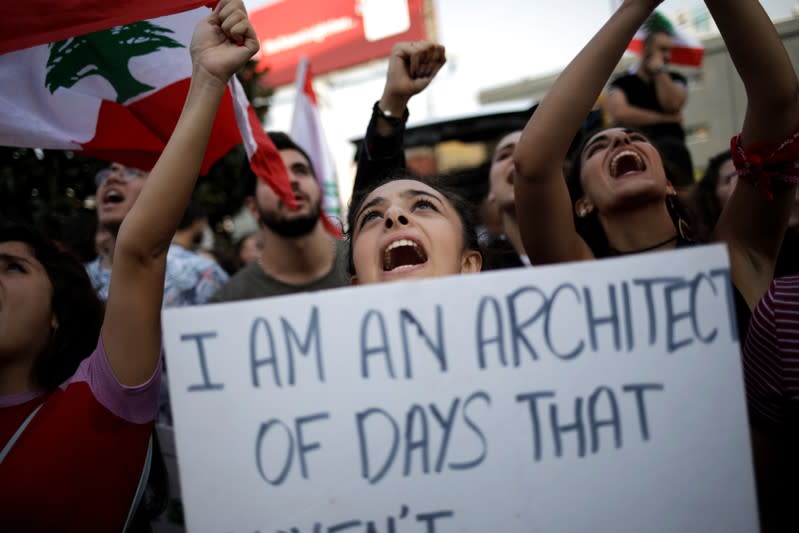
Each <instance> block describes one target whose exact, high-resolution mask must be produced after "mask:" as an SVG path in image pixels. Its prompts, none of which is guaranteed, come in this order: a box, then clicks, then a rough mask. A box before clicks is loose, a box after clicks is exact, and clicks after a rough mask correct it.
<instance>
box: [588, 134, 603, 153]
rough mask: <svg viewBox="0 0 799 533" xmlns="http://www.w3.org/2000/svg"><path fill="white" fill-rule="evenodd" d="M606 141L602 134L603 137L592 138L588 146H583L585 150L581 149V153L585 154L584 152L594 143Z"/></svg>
mask: <svg viewBox="0 0 799 533" xmlns="http://www.w3.org/2000/svg"><path fill="white" fill-rule="evenodd" d="M607 140H608V136H607V135H604V134H603V135H599V136H598V137H594V138H593V139H591V140H590V141H588V144H586V145H585V148H584V149H583V152H585V151H586V150H588V149H589V148H591V146H593V145H595V144H596V143H598V142H600V141H607Z"/></svg>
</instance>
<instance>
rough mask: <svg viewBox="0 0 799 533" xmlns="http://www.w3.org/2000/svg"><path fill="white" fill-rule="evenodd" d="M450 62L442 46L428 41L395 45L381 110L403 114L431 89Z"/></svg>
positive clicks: (381, 100) (389, 64)
mask: <svg viewBox="0 0 799 533" xmlns="http://www.w3.org/2000/svg"><path fill="white" fill-rule="evenodd" d="M446 61H447V58H446V55H445V52H444V47H443V46H441V45H440V44H436V43H431V42H428V41H417V42H413V43H411V42H401V43H397V44H395V45H394V48H393V49H392V51H391V57H390V58H389V62H388V74H387V75H386V85H385V88H384V89H383V96H382V97H381V99H380V107H381V109H383V110H384V111H390V112H392V113H393V114H397V115H399V114H401V113H402V112H403V111H404V110H405V106H406V104H407V103H408V100H410V99H411V97H412V96H414V95H416V94H419V93H420V92H422V91H423V90H424V89H425V88H426V87H427V86H428V85H430V82H431V81H433V78H434V77H435V76H436V74H437V73H438V71H439V70H440V69H441V67H442V66H443V65H444V63H446Z"/></svg>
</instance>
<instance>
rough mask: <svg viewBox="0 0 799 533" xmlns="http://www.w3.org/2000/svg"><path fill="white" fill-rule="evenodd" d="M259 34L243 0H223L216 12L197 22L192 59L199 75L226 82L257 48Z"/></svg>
mask: <svg viewBox="0 0 799 533" xmlns="http://www.w3.org/2000/svg"><path fill="white" fill-rule="evenodd" d="M258 47H259V45H258V37H257V36H256V35H255V30H254V29H253V28H252V26H251V25H250V21H249V19H248V18H247V10H246V9H245V7H244V4H243V2H242V1H241V0H220V2H219V3H218V4H217V6H216V8H215V9H214V11H213V12H212V13H211V14H210V15H209V16H208V17H207V18H206V19H204V20H202V21H200V22H199V23H198V24H197V27H196V28H195V29H194V35H193V36H192V39H191V47H190V49H191V58H192V63H193V65H194V70H195V78H196V77H197V76H198V75H203V74H205V75H207V76H208V81H215V82H216V81H218V82H221V83H222V84H225V83H227V81H228V80H229V79H230V77H231V76H232V75H233V74H234V73H236V72H237V71H238V70H239V69H240V68H241V67H242V66H244V64H246V63H247V61H248V60H249V59H250V58H251V57H252V56H253V55H254V54H255V53H256V52H257V51H258Z"/></svg>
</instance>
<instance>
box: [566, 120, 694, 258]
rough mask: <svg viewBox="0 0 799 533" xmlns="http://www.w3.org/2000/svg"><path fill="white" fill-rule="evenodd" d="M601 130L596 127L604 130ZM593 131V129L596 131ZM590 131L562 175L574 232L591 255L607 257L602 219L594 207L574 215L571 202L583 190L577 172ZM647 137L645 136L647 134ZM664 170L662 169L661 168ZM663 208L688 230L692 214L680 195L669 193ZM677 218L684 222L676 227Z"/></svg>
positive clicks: (590, 137) (606, 238)
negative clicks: (568, 167)
mask: <svg viewBox="0 0 799 533" xmlns="http://www.w3.org/2000/svg"><path fill="white" fill-rule="evenodd" d="M608 129H614V128H605V130H608ZM627 129H628V130H630V131H636V132H637V133H639V134H641V135H643V136H644V137H646V135H644V134H643V133H641V132H640V131H638V130H631V129H630V128H627ZM605 130H597V132H599V131H605ZM597 132H595V133H597ZM593 137H594V135H591V136H586V137H585V138H584V140H583V142H582V144H581V145H580V147H579V149H577V150H576V151H575V152H574V154H573V155H572V164H571V171H570V172H569V175H568V176H567V177H566V185H567V187H568V189H569V197H570V198H571V205H572V217H573V218H574V227H575V228H576V229H577V233H578V234H579V235H580V237H582V239H583V240H584V241H585V243H586V244H587V245H588V247H589V248H590V249H591V251H592V252H593V254H594V257H596V258H597V259H599V258H602V257H608V256H610V255H613V254H614V252H613V250H612V249H611V247H610V243H609V242H608V236H607V234H606V233H605V228H603V227H602V223H601V222H600V221H599V215H598V213H597V211H596V209H595V210H593V211H592V212H591V213H589V214H588V215H586V216H584V217H578V216H577V213H575V212H574V205H575V204H576V203H577V201H578V200H579V199H580V198H582V197H583V196H584V195H585V193H584V191H583V184H582V181H581V179H580V178H581V174H582V171H583V160H582V154H583V151H584V150H585V147H586V145H587V144H588V141H590V140H591V139H592V138H593ZM647 139H648V137H647ZM649 142H650V144H652V146H653V147H654V148H655V149H656V150H657V146H656V145H655V144H654V143H652V141H649ZM661 157H662V156H661ZM664 172H665V170H664ZM666 208H667V209H668V211H669V216H670V217H671V221H672V223H673V224H674V227H675V228H676V229H677V230H678V231H686V232H687V233H690V232H689V231H688V230H689V229H690V228H691V227H693V226H692V224H691V221H692V217H691V216H690V213H689V212H688V210H687V209H686V208H685V206H684V205H683V204H682V202H680V199H679V198H678V197H677V196H676V195H675V196H673V197H669V198H668V199H667V201H666ZM680 220H682V221H683V222H684V224H682V225H683V229H682V230H681V229H680V222H679V221H680ZM685 237H686V238H688V239H691V240H692V239H693V236H692V235H690V234H687V235H685Z"/></svg>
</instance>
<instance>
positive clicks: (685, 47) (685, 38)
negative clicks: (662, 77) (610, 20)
mask: <svg viewBox="0 0 799 533" xmlns="http://www.w3.org/2000/svg"><path fill="white" fill-rule="evenodd" d="M621 4H622V0H612V4H611V5H612V7H613V10H614V11H615V10H616V9H618V8H619V6H620V5H621ZM652 31H662V32H665V33H668V34H669V35H671V38H672V49H671V64H673V65H680V66H683V67H700V66H702V60H703V59H704V56H705V47H704V45H703V44H702V42H701V41H700V40H699V39H697V38H695V37H693V36H691V35H689V34H688V33H686V32H685V31H683V30H681V29H680V28H678V27H677V26H675V25H674V24H672V22H671V21H670V20H669V18H668V17H666V16H665V15H664V14H662V13H660V12H659V11H655V12H654V13H652V15H650V17H649V18H648V19H647V20H646V22H644V25H643V26H641V28H640V29H639V30H638V31H637V32H636V33H635V36H634V37H633V40H632V41H630V44H629V46H627V50H629V51H630V52H633V53H634V54H638V55H641V54H642V53H643V52H644V41H645V40H646V36H647V35H648V34H649V33H650V32H652Z"/></svg>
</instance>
